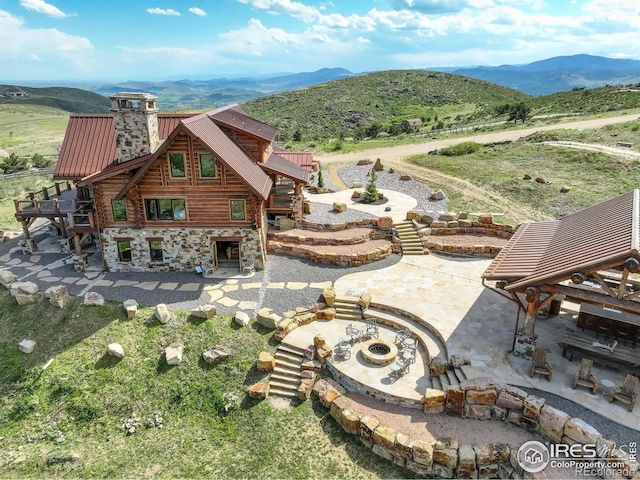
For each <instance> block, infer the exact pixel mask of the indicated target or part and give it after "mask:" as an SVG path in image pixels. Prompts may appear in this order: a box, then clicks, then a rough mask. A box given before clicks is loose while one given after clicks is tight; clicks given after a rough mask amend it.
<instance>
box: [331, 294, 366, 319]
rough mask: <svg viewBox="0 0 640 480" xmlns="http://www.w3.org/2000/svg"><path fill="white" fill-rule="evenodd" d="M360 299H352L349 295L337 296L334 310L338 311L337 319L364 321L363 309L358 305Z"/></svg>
mask: <svg viewBox="0 0 640 480" xmlns="http://www.w3.org/2000/svg"><path fill="white" fill-rule="evenodd" d="M359 300H360V297H351V296H349V295H336V299H335V304H334V308H335V309H336V318H339V319H342V320H353V321H354V322H355V321H359V320H362V308H361V307H360V305H359V304H358V301H359Z"/></svg>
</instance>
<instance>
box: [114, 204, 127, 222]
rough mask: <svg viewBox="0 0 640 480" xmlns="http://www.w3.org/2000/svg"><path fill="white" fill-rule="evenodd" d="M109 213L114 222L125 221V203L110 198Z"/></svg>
mask: <svg viewBox="0 0 640 480" xmlns="http://www.w3.org/2000/svg"><path fill="white" fill-rule="evenodd" d="M111 213H113V219H114V220H115V221H116V222H126V221H127V205H126V203H125V201H124V200H111Z"/></svg>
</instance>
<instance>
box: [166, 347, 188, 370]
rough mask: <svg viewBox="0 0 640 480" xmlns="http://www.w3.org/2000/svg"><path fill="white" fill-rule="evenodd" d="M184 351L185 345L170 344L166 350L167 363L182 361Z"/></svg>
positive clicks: (175, 363) (173, 363)
mask: <svg viewBox="0 0 640 480" xmlns="http://www.w3.org/2000/svg"><path fill="white" fill-rule="evenodd" d="M183 352H184V345H182V344H176V345H170V346H168V347H167V348H166V349H165V350H164V355H165V358H166V359H167V365H178V364H179V363H181V362H182V353H183Z"/></svg>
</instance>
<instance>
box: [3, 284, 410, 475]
mask: <svg viewBox="0 0 640 480" xmlns="http://www.w3.org/2000/svg"><path fill="white" fill-rule="evenodd" d="M0 306H1V311H0V372H2V375H0V438H1V439H2V449H0V477H2V478H27V477H52V478H53V477H55V478H58V477H65V476H72V477H84V478H87V477H94V478H95V477H100V478H104V477H127V478H142V477H151V476H154V477H159V478H176V477H180V478H202V477H212V478H363V477H365V478H370V477H382V478H403V477H406V476H407V474H408V472H407V471H406V470H403V469H400V468H398V467H395V466H393V465H392V464H390V463H389V462H387V461H385V460H383V459H381V458H379V457H377V456H375V455H374V454H373V453H372V452H370V451H369V450H367V449H366V448H365V447H364V446H362V445H361V444H360V443H359V442H358V441H357V439H356V438H355V437H353V436H351V435H348V434H346V433H344V432H343V431H342V429H341V428H340V427H339V426H338V425H337V423H336V422H335V421H334V420H333V418H332V417H331V416H330V415H329V414H328V410H326V409H324V408H323V407H321V406H320V405H319V403H318V402H317V401H316V400H312V401H307V402H304V403H296V404H294V405H293V406H292V407H291V408H288V409H277V408H274V407H273V406H272V405H271V403H270V402H269V401H262V402H260V401H256V400H252V399H250V398H249V397H248V395H247V394H246V393H245V392H246V390H247V388H248V387H249V386H250V385H252V384H253V383H255V382H258V381H262V380H264V379H265V373H264V372H258V371H257V370H256V368H255V361H256V359H257V355H258V352H259V351H261V350H267V351H270V352H273V351H274V350H275V344H274V343H273V341H272V340H271V333H272V332H271V331H268V330H266V329H264V328H262V327H261V326H259V325H256V324H252V325H250V326H249V327H246V328H239V327H237V326H236V325H235V323H234V322H233V320H232V318H231V317H230V316H226V315H219V316H217V317H215V318H213V319H208V320H204V321H203V320H201V319H197V320H196V319H194V318H192V317H189V316H188V314H187V312H181V311H179V312H177V314H178V315H177V320H176V321H175V322H172V323H169V324H167V325H161V324H160V323H158V322H157V321H156V320H154V319H152V318H151V317H152V310H151V309H141V310H139V312H138V316H137V317H136V318H135V319H131V320H128V319H126V315H125V314H124V310H123V309H122V306H121V304H119V303H115V302H108V303H107V305H106V306H105V307H85V306H83V305H81V304H80V300H79V299H76V300H74V301H73V303H72V304H70V305H69V306H68V307H67V308H66V309H64V310H58V309H55V308H52V307H50V306H49V305H48V303H46V302H45V301H44V300H41V301H40V302H38V303H37V304H33V305H28V306H24V307H20V306H18V305H17V304H16V303H15V301H14V300H13V299H12V298H11V297H10V296H9V294H8V293H7V292H6V291H5V290H2V291H0ZM24 338H31V339H34V340H36V341H37V346H36V349H35V351H34V353H33V354H31V355H26V354H22V353H19V352H18V349H17V344H18V342H19V341H21V340H22V339H24ZM111 342H119V343H120V344H121V345H122V346H123V348H124V350H125V353H126V357H125V358H123V359H122V360H120V361H117V360H115V359H113V358H112V357H110V356H108V355H107V354H106V346H107V344H109V343H111ZM173 342H182V343H184V345H185V353H184V361H183V363H181V364H180V365H178V366H175V367H168V366H167V365H166V362H165V360H164V358H163V352H164V348H165V347H166V346H167V345H169V344H170V343H173ZM214 346H219V347H224V348H226V349H228V350H230V351H231V352H232V355H231V358H230V359H229V360H228V361H227V362H226V363H223V364H219V365H209V364H206V363H204V362H203V361H202V359H201V354H202V352H203V351H204V350H205V349H208V348H211V347H214ZM50 358H53V362H52V363H51V366H50V367H49V368H48V369H47V370H45V371H42V366H43V364H44V363H45V362H47V360H49V359H50ZM227 392H233V393H235V394H237V395H239V402H238V404H237V406H236V407H234V408H232V409H231V410H230V411H229V413H227V414H225V413H224V410H223V408H222V407H223V405H224V401H223V400H222V396H223V395H224V393H227ZM154 412H159V413H160V415H161V416H162V418H163V421H164V428H162V429H159V428H151V427H144V426H143V427H142V428H140V429H138V431H137V432H136V433H135V434H133V435H126V434H125V433H124V432H123V431H122V429H121V425H122V424H123V423H125V421H126V420H127V419H128V418H129V417H130V416H132V415H135V416H137V417H138V418H140V419H141V420H142V421H143V422H144V420H145V419H147V418H149V417H151V416H152V414H153V413H154ZM71 456H77V457H78V458H79V460H77V461H75V462H70V463H60V464H50V463H51V462H52V461H55V460H53V459H55V458H61V457H62V458H63V457H71Z"/></svg>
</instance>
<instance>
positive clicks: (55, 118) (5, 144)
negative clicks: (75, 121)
mask: <svg viewBox="0 0 640 480" xmlns="http://www.w3.org/2000/svg"><path fill="white" fill-rule="evenodd" d="M68 122H69V113H68V112H65V111H63V110H58V109H55V108H50V107H46V106H39V105H14V104H2V103H0V149H3V150H5V151H7V152H8V153H16V154H18V155H19V156H21V157H31V156H32V155H33V154H34V153H39V154H41V155H48V156H52V155H55V156H56V158H57V154H58V152H59V150H60V146H61V145H62V139H63V138H64V132H65V130H66V129H67V123H68Z"/></svg>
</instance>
